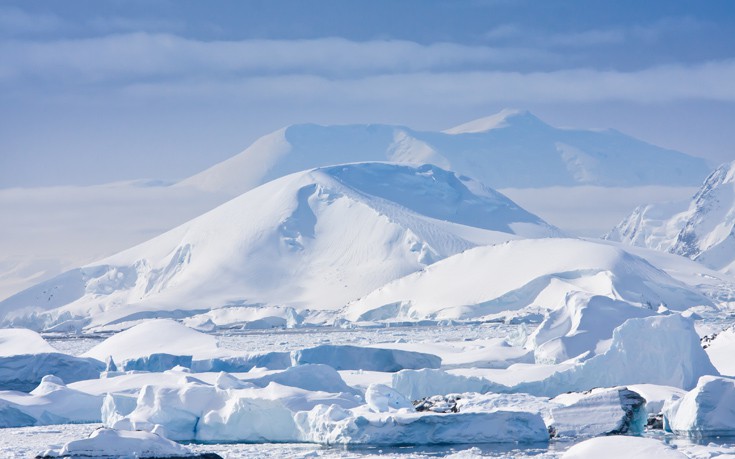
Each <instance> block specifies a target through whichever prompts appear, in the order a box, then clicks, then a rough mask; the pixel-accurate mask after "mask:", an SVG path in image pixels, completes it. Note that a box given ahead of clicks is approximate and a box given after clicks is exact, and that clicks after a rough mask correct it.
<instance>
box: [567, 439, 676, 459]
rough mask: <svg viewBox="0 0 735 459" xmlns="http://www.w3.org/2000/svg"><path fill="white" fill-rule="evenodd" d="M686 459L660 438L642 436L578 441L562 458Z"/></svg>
mask: <svg viewBox="0 0 735 459" xmlns="http://www.w3.org/2000/svg"><path fill="white" fill-rule="evenodd" d="M621 457H625V458H626V459H651V458H657V459H686V458H687V457H688V456H687V455H686V454H683V453H681V452H679V451H677V450H675V449H673V448H671V447H670V446H666V445H665V444H663V443H662V442H660V441H658V440H654V439H651V438H640V437H624V436H612V437H597V438H591V439H589V440H585V441H583V442H582V443H578V444H576V445H574V446H572V447H571V448H569V450H567V451H566V452H565V453H564V454H563V455H562V459H590V458H595V459H620V458H621Z"/></svg>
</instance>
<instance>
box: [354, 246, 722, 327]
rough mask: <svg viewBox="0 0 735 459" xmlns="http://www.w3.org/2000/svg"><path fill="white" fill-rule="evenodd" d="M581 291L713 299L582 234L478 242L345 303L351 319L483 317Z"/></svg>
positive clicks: (660, 301)
mask: <svg viewBox="0 0 735 459" xmlns="http://www.w3.org/2000/svg"><path fill="white" fill-rule="evenodd" d="M576 292H582V293H584V294H587V295H599V296H604V297H608V298H612V299H615V300H619V301H624V302H626V303H629V304H632V305H635V306H638V307H644V308H647V309H653V310H654V311H655V310H657V309H658V308H659V306H661V305H665V306H666V307H668V308H669V309H676V310H683V309H686V308H688V307H692V306H696V305H703V304H711V302H710V300H709V299H707V298H705V297H704V296H703V295H702V294H700V293H698V292H697V291H695V289H693V288H691V287H688V286H686V285H685V284H683V283H681V282H679V281H677V280H675V279H673V278H672V277H670V276H669V275H668V274H666V273H664V272H663V271H661V270H659V269H657V268H655V267H654V266H653V265H651V264H649V263H648V262H646V261H645V260H644V259H642V258H639V257H638V256H635V255H632V254H630V253H628V252H626V251H624V250H621V249H620V248H617V247H613V246H610V245H606V244H599V243H595V242H589V241H582V240H578V239H557V238H548V239H538V240H521V241H509V242H507V243H504V244H498V245H495V246H490V247H477V248H474V249H472V250H468V251H466V252H463V253H460V254H458V255H454V256H452V257H449V258H447V259H445V260H442V261H440V262H438V263H435V264H433V265H431V266H429V267H427V268H426V269H424V270H422V271H420V272H416V273H412V274H410V275H408V276H406V277H404V278H401V279H398V280H396V281H393V282H391V283H390V284H387V285H385V286H383V287H381V288H380V289H378V290H376V291H374V292H372V293H370V294H369V295H367V296H365V297H363V298H361V299H359V300H357V301H354V302H352V303H351V304H349V305H348V306H347V307H346V308H345V312H344V314H345V317H347V318H348V319H349V320H353V321H359V320H369V321H376V320H377V321H383V320H387V321H391V320H396V319H397V320H421V319H439V320H441V319H445V320H446V319H480V318H488V317H493V316H500V315H501V314H502V313H504V312H506V311H515V310H519V309H522V308H528V307H537V308H538V309H537V310H540V311H546V310H550V309H557V308H561V307H564V306H565V305H566V303H567V302H568V301H569V300H570V298H572V296H573V294H575V293H576Z"/></svg>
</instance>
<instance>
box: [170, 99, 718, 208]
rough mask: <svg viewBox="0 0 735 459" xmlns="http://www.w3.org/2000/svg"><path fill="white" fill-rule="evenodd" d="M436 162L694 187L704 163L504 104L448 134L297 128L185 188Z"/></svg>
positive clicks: (521, 178)
mask: <svg viewBox="0 0 735 459" xmlns="http://www.w3.org/2000/svg"><path fill="white" fill-rule="evenodd" d="M386 160H388V161H392V162H401V163H411V164H423V163H433V164H436V165H438V166H440V167H443V168H447V169H451V170H453V171H456V172H458V173H460V174H463V175H467V176H470V177H473V178H475V179H477V180H479V181H481V182H483V183H485V184H488V185H490V186H492V187H494V188H500V187H529V188H538V187H546V186H555V185H562V186H565V185H566V186H569V185H581V184H585V185H602V186H636V185H694V184H697V183H699V182H700V181H701V180H702V179H703V178H704V177H705V176H706V175H707V172H708V170H709V168H708V167H707V165H706V164H705V162H704V160H702V159H700V158H694V157H691V156H688V155H685V154H683V153H679V152H676V151H673V150H667V149H664V148H660V147H656V146H654V145H650V144H647V143H645V142H641V141H639V140H636V139H634V138H632V137H629V136H626V135H624V134H622V133H620V132H617V131H614V130H605V131H592V130H573V129H559V128H555V127H552V126H549V125H548V124H546V123H544V122H543V121H541V120H540V119H538V118H537V117H535V116H534V115H533V114H531V113H529V112H527V111H519V110H503V111H502V112H500V113H498V114H496V115H493V116H491V117H488V118H483V119H479V120H475V121H471V122H469V123H466V124H464V125H461V126H458V127H455V128H452V129H448V130H446V131H444V132H420V131H414V130H412V129H409V128H406V127H401V126H389V125H377V124H370V125H348V126H318V125H313V124H302V125H294V126H289V127H286V128H283V129H280V130H278V131H276V132H273V133H271V134H268V135H266V136H264V137H262V138H260V139H259V140H257V141H256V142H254V143H253V144H252V145H251V146H250V147H248V148H247V149H246V150H244V151H243V152H242V153H240V154H238V155H236V156H234V157H232V158H230V159H228V160H226V161H224V162H222V163H219V164H217V165H214V166H212V167H211V168H209V169H207V170H205V171H203V172H201V173H199V174H196V175H194V176H192V177H189V178H187V179H185V180H183V181H181V182H180V183H179V185H180V186H186V185H190V186H195V187H198V188H200V189H203V190H208V191H215V190H216V191H228V192H232V193H241V192H244V191H247V190H249V189H251V188H254V187H255V186H258V185H260V184H262V183H265V182H267V181H269V180H272V179H274V178H277V177H280V176H283V175H286V174H289V173H293V172H296V171H299V170H304V169H309V168H313V167H319V166H327V165H331V164H338V163H344V162H357V161H386Z"/></svg>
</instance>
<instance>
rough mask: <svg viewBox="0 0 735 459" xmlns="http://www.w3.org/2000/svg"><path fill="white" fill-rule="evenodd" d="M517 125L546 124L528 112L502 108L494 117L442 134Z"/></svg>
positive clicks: (463, 125) (456, 127)
mask: <svg viewBox="0 0 735 459" xmlns="http://www.w3.org/2000/svg"><path fill="white" fill-rule="evenodd" d="M519 125H540V126H546V123H544V122H543V121H541V120H540V119H539V118H537V117H536V116H535V115H534V114H533V113H531V112H529V111H528V110H519V109H515V108H504V109H503V110H501V111H500V112H498V113H496V114H494V115H490V116H486V117H484V118H479V119H476V120H473V121H470V122H467V123H464V124H460V125H459V126H455V127H453V128H450V129H447V130H445V131H443V132H444V133H445V134H473V133H479V132H486V131H491V130H493V129H501V128H505V127H508V126H519Z"/></svg>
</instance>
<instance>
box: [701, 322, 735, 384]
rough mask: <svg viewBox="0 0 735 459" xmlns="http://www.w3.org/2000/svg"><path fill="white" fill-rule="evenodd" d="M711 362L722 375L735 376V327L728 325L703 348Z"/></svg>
mask: <svg viewBox="0 0 735 459" xmlns="http://www.w3.org/2000/svg"><path fill="white" fill-rule="evenodd" d="M705 351H706V352H707V355H708V356H709V359H710V360H711V361H712V364H713V365H714V366H715V367H716V368H717V371H719V372H720V374H721V375H723V376H733V377H735V359H733V356H734V355H735V329H734V328H732V327H730V328H727V329H725V330H723V331H721V332H720V333H718V334H717V336H716V337H715V339H714V340H712V342H710V343H709V346H707V349H705Z"/></svg>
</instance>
